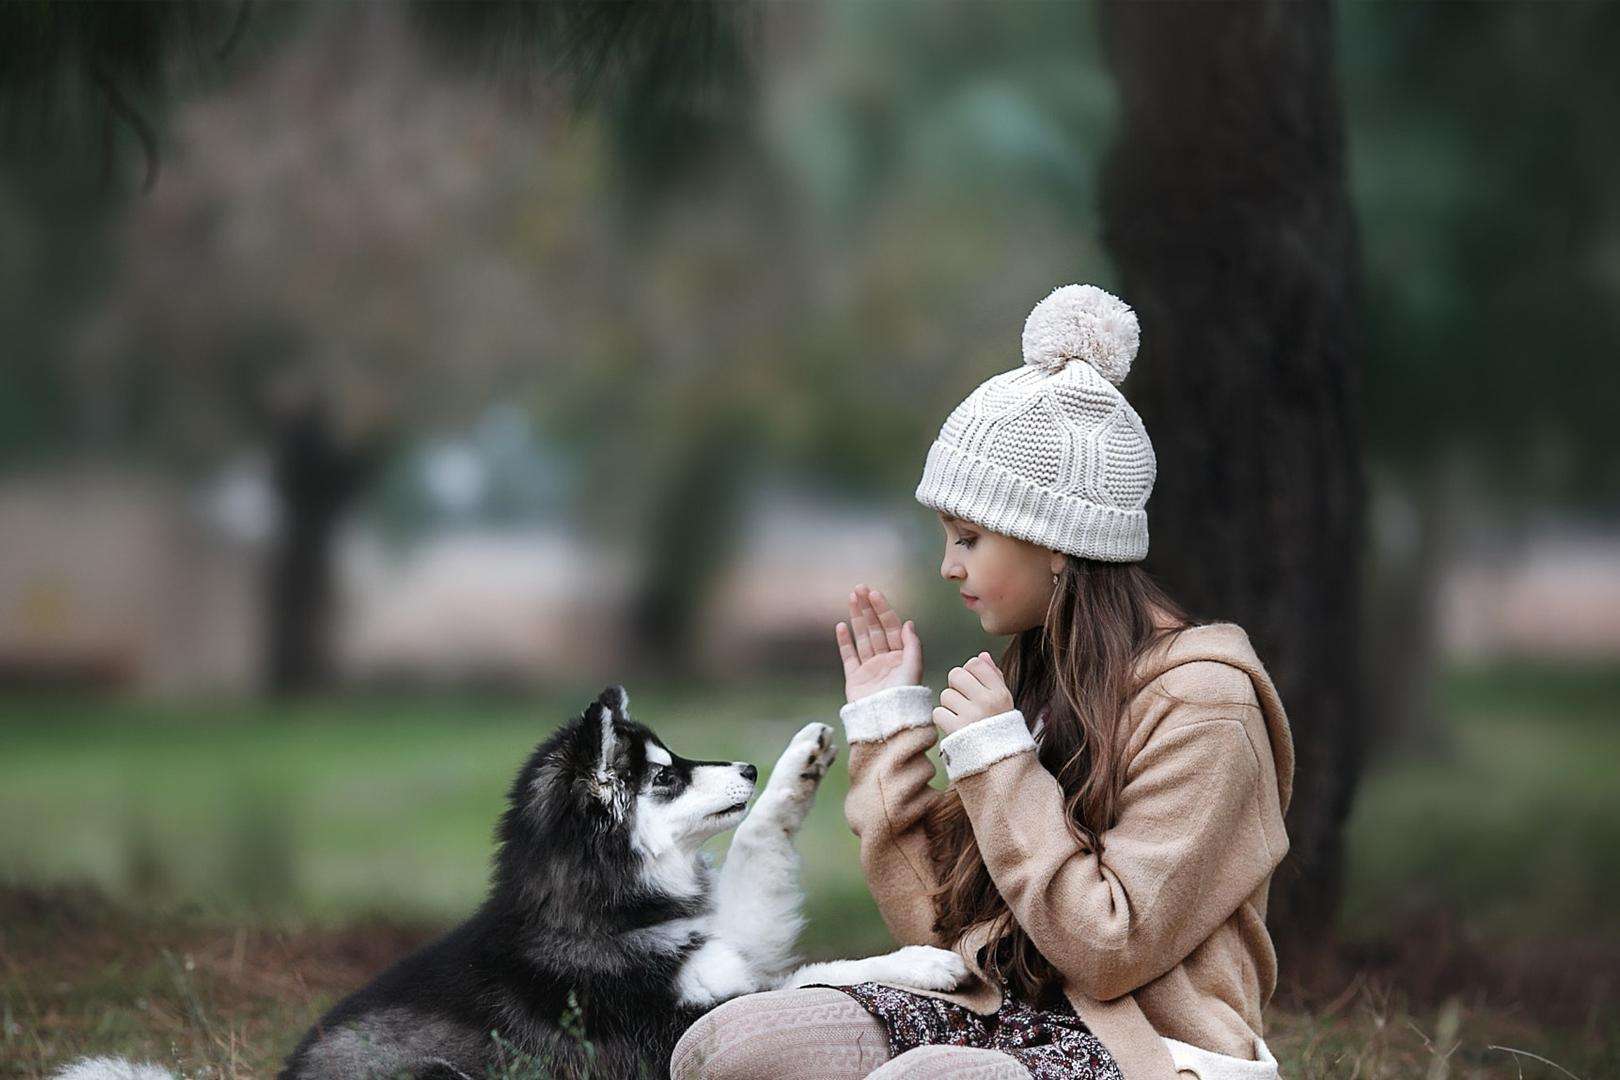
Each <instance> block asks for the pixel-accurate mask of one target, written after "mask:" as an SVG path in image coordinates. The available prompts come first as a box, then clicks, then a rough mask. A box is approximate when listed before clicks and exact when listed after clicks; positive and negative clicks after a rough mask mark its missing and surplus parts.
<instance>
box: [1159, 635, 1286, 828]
mask: <svg viewBox="0 0 1620 1080" xmlns="http://www.w3.org/2000/svg"><path fill="white" fill-rule="evenodd" d="M1199 660H1216V661H1219V662H1220V663H1223V664H1230V665H1231V666H1232V667H1235V668H1237V669H1238V670H1239V671H1242V672H1243V673H1244V674H1245V675H1247V676H1248V677H1249V681H1250V682H1252V683H1253V684H1254V694H1255V698H1256V700H1258V701H1259V703H1260V712H1261V714H1262V715H1263V716H1264V717H1265V720H1266V731H1267V733H1268V734H1269V735H1270V737H1271V756H1272V760H1273V761H1274V762H1275V764H1276V767H1277V797H1278V801H1279V802H1280V803H1281V804H1282V809H1283V810H1284V811H1285V812H1286V811H1287V809H1288V802H1289V799H1290V798H1291V797H1292V795H1293V792H1294V738H1293V734H1292V733H1291V732H1290V730H1289V727H1288V714H1287V713H1286V712H1284V711H1283V704H1282V698H1281V697H1279V696H1278V694H1277V687H1276V686H1275V684H1273V683H1272V681H1271V675H1270V674H1269V673H1268V672H1267V671H1266V667H1265V665H1264V664H1262V663H1261V662H1260V657H1259V656H1258V655H1257V654H1256V653H1255V651H1254V646H1253V644H1251V643H1250V641H1249V635H1248V633H1247V632H1246V631H1245V630H1244V629H1243V627H1241V626H1239V625H1238V624H1237V623H1231V622H1216V623H1206V624H1204V625H1202V626H1193V627H1189V628H1188V629H1186V630H1183V631H1181V632H1180V633H1179V634H1176V635H1174V636H1173V637H1172V638H1171V639H1170V640H1169V642H1168V643H1164V642H1161V643H1160V644H1158V645H1157V646H1155V647H1154V648H1152V649H1150V650H1148V651H1147V652H1146V653H1144V654H1143V655H1142V657H1141V658H1140V660H1139V661H1138V666H1137V670H1138V672H1139V673H1140V674H1141V676H1142V677H1143V678H1142V681H1143V685H1146V684H1147V683H1150V682H1152V681H1153V680H1154V679H1156V678H1158V677H1159V676H1160V675H1163V674H1164V673H1165V672H1167V671H1169V670H1170V669H1171V668H1175V667H1179V666H1181V665H1182V664H1191V663H1195V662H1197V661H1199Z"/></svg>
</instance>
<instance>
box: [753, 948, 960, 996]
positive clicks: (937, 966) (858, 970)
mask: <svg viewBox="0 0 1620 1080" xmlns="http://www.w3.org/2000/svg"><path fill="white" fill-rule="evenodd" d="M969 974H970V973H969V971H968V966H967V963H966V962H965V961H964V960H963V959H962V957H961V956H959V955H957V954H956V953H954V952H952V951H950V950H949V949H936V948H934V946H932V945H907V946H906V947H905V948H903V949H896V950H895V951H894V952H891V953H884V954H883V955H882V956H868V957H866V958H865V959H862V960H830V961H828V962H826V963H824V964H806V965H804V967H801V968H800V969H799V970H797V971H795V972H794V973H793V974H792V976H790V977H789V978H788V980H787V982H786V984H785V985H784V989H791V988H793V987H795V986H806V985H808V984H810V983H827V984H828V985H830V986H853V985H854V984H855V983H860V982H881V983H892V984H894V985H896V986H913V987H916V988H917V989H918V990H955V989H956V988H957V987H958V986H961V985H962V984H963V983H964V982H966V981H967V978H968V975H969Z"/></svg>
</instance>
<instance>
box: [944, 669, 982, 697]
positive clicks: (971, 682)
mask: <svg viewBox="0 0 1620 1080" xmlns="http://www.w3.org/2000/svg"><path fill="white" fill-rule="evenodd" d="M945 682H946V683H947V684H948V685H949V686H950V687H951V688H952V689H954V690H956V691H957V692H958V693H960V694H961V695H962V696H963V697H967V698H972V697H977V696H978V695H979V694H982V693H984V689H985V687H984V684H983V683H982V682H980V681H979V680H978V678H977V677H975V676H974V674H973V672H971V671H969V670H968V669H967V668H965V667H953V668H951V670H950V672H949V673H948V674H947V675H946V676H945Z"/></svg>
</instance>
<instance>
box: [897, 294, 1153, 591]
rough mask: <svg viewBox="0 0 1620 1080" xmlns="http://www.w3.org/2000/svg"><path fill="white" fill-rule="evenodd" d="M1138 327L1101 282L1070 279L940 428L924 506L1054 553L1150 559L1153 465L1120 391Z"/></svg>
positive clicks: (921, 492) (921, 490) (922, 485)
mask: <svg viewBox="0 0 1620 1080" xmlns="http://www.w3.org/2000/svg"><path fill="white" fill-rule="evenodd" d="M1140 341H1141V330H1140V327H1139V326H1138V324H1137V321H1136V313H1135V312H1134V311H1132V310H1131V308H1130V306H1129V305H1128V304H1126V303H1125V302H1124V301H1123V300H1121V299H1120V298H1119V297H1117V296H1114V295H1113V294H1112V293H1109V292H1107V291H1105V290H1103V289H1099V288H1097V286H1095V285H1063V286H1059V287H1058V288H1056V289H1053V290H1052V291H1051V292H1050V293H1049V294H1048V295H1047V296H1046V298H1045V299H1043V300H1042V301H1041V302H1040V303H1038V304H1036V305H1035V307H1034V309H1033V310H1032V311H1031V312H1030V313H1029V317H1028V318H1027V319H1025V320H1024V334H1023V354H1024V362H1023V364H1021V365H1020V366H1018V367H1016V368H1014V369H1013V370H1011V371H1004V372H1002V373H1001V374H999V375H993V376H991V377H990V378H989V379H986V380H985V381H984V382H983V383H981V384H979V386H978V387H977V388H976V389H975V390H974V391H973V392H972V393H971V394H969V395H968V396H967V398H966V399H964V400H963V401H962V403H961V404H960V405H958V406H957V407H956V408H955V409H953V410H952V411H951V414H950V415H949V416H948V417H946V419H945V423H944V425H943V426H941V428H940V429H939V437H938V438H936V439H935V440H934V444H933V445H932V446H930V447H929V448H928V459H927V461H926V463H925V464H924V466H923V474H922V479H921V481H920V482H919V483H918V484H917V492H916V496H917V501H918V502H920V503H922V504H923V505H924V506H926V507H929V508H930V509H933V510H938V511H941V512H943V513H946V514H949V515H951V516H952V517H958V518H962V519H963V520H966V521H971V522H974V523H975V524H977V525H979V526H981V527H982V528H985V529H989V530H990V531H991V532H998V533H1003V534H1005V535H1007V536H1016V537H1018V538H1019V539H1022V540H1028V541H1030V542H1031V543H1035V544H1040V545H1041V546H1043V547H1049V548H1052V549H1054V550H1056V551H1062V552H1066V553H1068V554H1071V555H1077V556H1082V557H1085V558H1090V559H1100V560H1103V561H1105V562H1135V561H1136V560H1139V559H1141V558H1143V557H1144V556H1146V555H1147V549H1148V527H1147V510H1146V506H1147V500H1148V496H1149V495H1150V494H1151V493H1152V491H1153V481H1154V478H1155V476H1156V475H1157V471H1158V462H1157V459H1156V458H1155V457H1154V456H1153V443H1152V442H1151V441H1150V440H1149V439H1148V434H1147V429H1146V428H1144V427H1143V426H1142V419H1141V417H1139V416H1137V415H1136V410H1135V409H1133V408H1131V404H1130V402H1128V401H1126V400H1125V396H1124V395H1123V394H1122V393H1120V391H1119V389H1118V386H1119V384H1120V383H1122V382H1124V381H1125V377H1126V376H1127V375H1128V374H1130V370H1131V361H1132V360H1134V359H1135V358H1136V350H1137V346H1138V345H1139V344H1140Z"/></svg>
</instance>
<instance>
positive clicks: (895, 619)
mask: <svg viewBox="0 0 1620 1080" xmlns="http://www.w3.org/2000/svg"><path fill="white" fill-rule="evenodd" d="M871 596H872V610H873V611H875V612H876V613H877V618H878V624H879V625H880V626H882V627H883V635H884V637H886V638H888V640H889V648H891V649H899V648H902V647H903V646H904V645H905V639H904V637H903V636H902V635H901V633H900V627H901V625H902V624H901V622H900V616H899V615H896V614H895V611H894V608H892V607H890V606H889V601H888V598H887V597H885V596H884V595H883V593H882V592H881V591H880V590H878V589H873V590H872V593H871Z"/></svg>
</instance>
